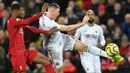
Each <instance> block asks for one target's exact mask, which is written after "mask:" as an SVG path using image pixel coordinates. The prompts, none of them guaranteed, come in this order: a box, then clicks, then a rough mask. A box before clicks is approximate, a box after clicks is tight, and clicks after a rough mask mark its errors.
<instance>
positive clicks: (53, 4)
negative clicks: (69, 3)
mask: <svg viewBox="0 0 130 73" xmlns="http://www.w3.org/2000/svg"><path fill="white" fill-rule="evenodd" d="M50 7H54V8H59V9H60V6H59V5H58V4H56V3H51V4H50V5H49V8H50Z"/></svg>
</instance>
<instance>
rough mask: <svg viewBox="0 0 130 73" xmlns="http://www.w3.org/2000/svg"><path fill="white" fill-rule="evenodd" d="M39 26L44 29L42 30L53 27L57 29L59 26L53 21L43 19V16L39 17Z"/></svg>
mask: <svg viewBox="0 0 130 73" xmlns="http://www.w3.org/2000/svg"><path fill="white" fill-rule="evenodd" d="M39 27H40V29H44V30H49V29H52V28H54V27H56V28H58V29H59V28H60V26H59V25H58V24H57V23H56V22H55V21H52V20H48V19H45V18H44V16H42V17H40V19H39Z"/></svg>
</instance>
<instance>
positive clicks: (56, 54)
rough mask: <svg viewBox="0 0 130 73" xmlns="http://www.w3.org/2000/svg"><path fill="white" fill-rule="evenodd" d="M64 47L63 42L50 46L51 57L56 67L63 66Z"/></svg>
mask: <svg viewBox="0 0 130 73" xmlns="http://www.w3.org/2000/svg"><path fill="white" fill-rule="evenodd" d="M63 47H64V45H63V44H60V45H59V44H53V45H52V44H51V45H49V48H48V50H49V51H48V54H49V57H50V59H51V60H52V63H53V66H54V67H55V68H56V69H58V68H60V67H62V66H63Z"/></svg>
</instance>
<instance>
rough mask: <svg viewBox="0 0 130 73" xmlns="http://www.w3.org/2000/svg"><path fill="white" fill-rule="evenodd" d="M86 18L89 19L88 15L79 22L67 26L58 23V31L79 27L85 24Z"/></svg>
mask: <svg viewBox="0 0 130 73" xmlns="http://www.w3.org/2000/svg"><path fill="white" fill-rule="evenodd" d="M88 20H89V18H88V16H85V17H84V18H83V21H82V22H81V23H78V24H73V25H68V26H65V25H60V31H72V30H75V29H78V28H79V27H81V26H83V25H85V24H86V23H87V22H88Z"/></svg>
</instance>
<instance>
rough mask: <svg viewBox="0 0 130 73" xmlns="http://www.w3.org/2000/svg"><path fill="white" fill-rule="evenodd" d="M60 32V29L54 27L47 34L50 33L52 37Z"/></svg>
mask: <svg viewBox="0 0 130 73" xmlns="http://www.w3.org/2000/svg"><path fill="white" fill-rule="evenodd" d="M58 30H59V29H57V28H56V27H54V28H52V29H50V30H48V31H47V33H48V34H49V35H52V34H54V33H55V32H57V31H58Z"/></svg>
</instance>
